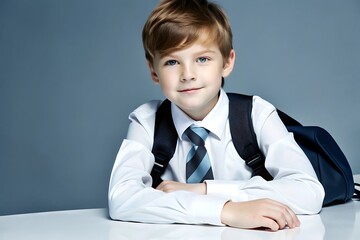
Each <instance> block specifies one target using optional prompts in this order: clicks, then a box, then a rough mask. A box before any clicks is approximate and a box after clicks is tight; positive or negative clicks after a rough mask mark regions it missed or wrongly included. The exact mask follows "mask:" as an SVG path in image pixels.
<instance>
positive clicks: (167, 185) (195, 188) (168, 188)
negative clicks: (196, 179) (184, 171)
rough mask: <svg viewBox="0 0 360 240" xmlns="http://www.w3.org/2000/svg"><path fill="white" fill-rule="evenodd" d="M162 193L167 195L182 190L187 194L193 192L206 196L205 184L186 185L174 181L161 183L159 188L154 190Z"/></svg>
mask: <svg viewBox="0 0 360 240" xmlns="http://www.w3.org/2000/svg"><path fill="white" fill-rule="evenodd" d="M156 189H157V190H161V191H163V192H166V193H169V192H174V191H178V190H184V191H189V192H194V193H198V194H206V184H205V183H196V184H186V183H180V182H175V181H168V180H165V181H162V182H161V183H160V184H159V186H157V188H156Z"/></svg>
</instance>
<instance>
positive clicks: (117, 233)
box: [0, 176, 360, 240]
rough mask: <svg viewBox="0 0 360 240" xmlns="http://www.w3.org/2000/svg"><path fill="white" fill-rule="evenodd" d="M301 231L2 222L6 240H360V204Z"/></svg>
mask: <svg viewBox="0 0 360 240" xmlns="http://www.w3.org/2000/svg"><path fill="white" fill-rule="evenodd" d="M357 180H359V178H358V176H357ZM299 218H300V221H301V226H300V227H298V228H295V229H284V230H280V231H277V232H269V231H262V230H244V229H235V228H230V227H217V226H203V225H183V224H143V223H130V222H120V221H112V220H110V219H109V216H108V212H107V209H85V210H71V211H56V212H43V213H32V214H20V215H9V216H0V240H5V239H6V240H8V239H11V240H18V239H36V240H42V239H52V240H57V239H66V240H71V239H87V240H93V239H111V240H117V239H119V240H120V239H121V240H123V239H131V240H133V239H141V240H142V239H204V240H205V239H206V240H212V239H214V240H215V239H216V240H220V239H223V240H224V239H247V240H252V239H267V240H269V239H312V240H318V239H326V240H332V239H336V240H338V239H341V240H347V239H359V237H360V202H359V201H349V202H347V203H345V204H340V205H336V206H331V207H325V208H323V209H322V211H321V213H320V214H317V215H300V216H299Z"/></svg>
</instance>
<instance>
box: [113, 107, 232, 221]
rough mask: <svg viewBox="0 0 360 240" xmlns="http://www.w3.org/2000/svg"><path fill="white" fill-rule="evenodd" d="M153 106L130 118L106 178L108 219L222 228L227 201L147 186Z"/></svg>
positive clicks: (150, 165)
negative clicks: (127, 129)
mask: <svg viewBox="0 0 360 240" xmlns="http://www.w3.org/2000/svg"><path fill="white" fill-rule="evenodd" d="M157 106H158V103H156V102H152V103H149V104H146V105H143V106H142V107H140V108H138V109H137V110H135V111H134V112H133V113H132V114H131V115H130V120H131V123H130V127H129V133H128V138H129V139H126V140H124V141H123V143H122V145H121V147H120V150H119V152H118V155H117V157H116V160H115V163H114V166H113V170H112V173H111V177H110V184H109V195H108V200H109V213H110V216H111V218H113V219H117V220H123V221H136V222H147V223H190V224H212V225H223V224H222V223H221V219H220V214H221V210H222V207H223V206H224V204H225V203H226V202H227V201H228V200H229V198H227V197H220V196H206V195H200V194H196V193H192V192H189V191H176V192H172V193H165V192H163V191H160V190H156V189H154V188H152V187H151V184H152V179H151V176H150V171H151V169H152V167H153V164H154V156H153V154H152V153H151V151H150V149H151V145H152V138H153V124H154V121H153V120H154V116H155V112H156V109H157ZM209 209H211V211H209Z"/></svg>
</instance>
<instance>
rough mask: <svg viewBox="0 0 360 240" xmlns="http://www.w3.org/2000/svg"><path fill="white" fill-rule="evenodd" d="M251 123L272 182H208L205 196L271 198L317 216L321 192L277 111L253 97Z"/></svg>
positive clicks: (245, 198) (297, 211)
mask: <svg viewBox="0 0 360 240" xmlns="http://www.w3.org/2000/svg"><path fill="white" fill-rule="evenodd" d="M252 120H253V125H254V131H255V134H256V136H257V140H258V144H259V147H260V149H261V151H262V152H263V153H264V155H265V158H266V159H265V167H266V168H267V170H268V171H269V173H270V174H271V175H272V176H273V177H274V180H272V181H265V180H264V179H263V178H261V177H259V176H256V177H252V178H251V179H249V180H241V181H226V182H220V181H215V180H214V181H208V182H207V186H208V188H207V190H208V194H216V195H218V194H220V195H223V196H228V197H230V198H231V199H232V200H233V201H246V200H254V199H260V198H270V199H273V200H277V201H279V202H282V203H284V204H286V205H288V206H289V207H290V208H291V209H292V210H293V211H294V212H295V213H297V214H316V213H318V212H319V211H320V210H321V207H322V202H323V199H324V194H325V193H324V189H323V187H322V185H321V183H320V182H319V181H318V179H317V176H316V174H315V171H314V169H313V168H312V165H311V163H310V161H309V160H308V158H307V157H306V155H305V153H304V152H303V151H302V149H301V148H300V147H299V146H298V144H297V143H296V141H295V140H294V137H293V135H292V133H289V132H288V131H287V129H286V127H285V126H284V124H283V123H282V121H281V119H280V118H279V116H278V114H277V112H276V109H275V108H274V107H273V106H272V105H271V104H270V103H268V102H266V101H265V100H263V99H261V98H259V97H254V103H253V111H252Z"/></svg>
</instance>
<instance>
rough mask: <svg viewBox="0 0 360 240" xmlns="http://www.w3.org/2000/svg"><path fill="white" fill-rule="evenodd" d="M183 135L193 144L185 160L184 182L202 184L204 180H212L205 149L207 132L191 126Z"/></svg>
mask: <svg viewBox="0 0 360 240" xmlns="http://www.w3.org/2000/svg"><path fill="white" fill-rule="evenodd" d="M184 133H185V134H186V136H187V137H188V138H189V139H190V141H191V143H192V144H193V147H192V148H191V149H190V151H189V153H188V156H187V159H186V182H187V183H202V182H203V181H204V180H207V179H214V176H213V173H212V169H211V164H210V159H209V155H208V154H207V151H206V148H205V140H206V138H207V136H208V134H209V131H208V130H207V129H205V128H203V127H195V126H191V127H189V128H188V129H186V130H185V132H184Z"/></svg>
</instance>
